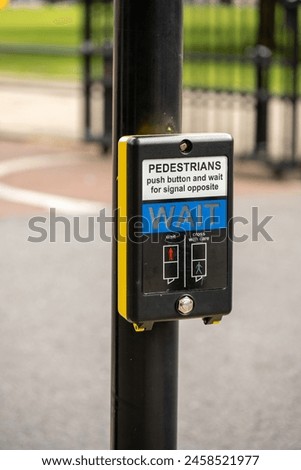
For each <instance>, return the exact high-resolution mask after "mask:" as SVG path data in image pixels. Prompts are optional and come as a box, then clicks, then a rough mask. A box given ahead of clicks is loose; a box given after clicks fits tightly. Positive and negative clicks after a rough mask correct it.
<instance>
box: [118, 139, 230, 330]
mask: <svg viewBox="0 0 301 470" xmlns="http://www.w3.org/2000/svg"><path fill="white" fill-rule="evenodd" d="M232 157H233V141H232V137H231V136H230V135H228V134H185V135H183V134H173V135H154V136H138V135H137V136H126V137H122V138H121V139H120V141H119V144H118V178H117V206H118V208H117V271H118V274H117V282H118V285H117V301H118V312H119V314H120V315H121V316H122V317H124V318H125V319H126V320H127V321H129V322H132V323H133V324H134V327H135V329H136V330H137V331H143V330H145V329H151V328H152V326H153V323H154V322H160V321H172V320H179V319H182V318H195V317H201V318H203V320H204V323H205V324H212V323H217V322H219V321H220V320H221V318H222V316H223V315H226V314H228V313H229V312H230V311H231V304H232V205H233V189H232V180H233V178H232V173H233V170H232V167H233V162H232Z"/></svg>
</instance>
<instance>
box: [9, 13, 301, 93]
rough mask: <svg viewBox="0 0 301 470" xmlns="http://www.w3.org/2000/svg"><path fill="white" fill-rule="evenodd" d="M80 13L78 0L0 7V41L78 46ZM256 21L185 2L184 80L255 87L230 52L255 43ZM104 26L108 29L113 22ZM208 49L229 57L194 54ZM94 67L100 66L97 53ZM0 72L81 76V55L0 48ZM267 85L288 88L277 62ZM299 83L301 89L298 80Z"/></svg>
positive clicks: (251, 71) (250, 71) (247, 67)
mask: <svg viewBox="0 0 301 470" xmlns="http://www.w3.org/2000/svg"><path fill="white" fill-rule="evenodd" d="M99 8H103V9H106V10H103V12H102V13H103V14H105V15H106V17H107V18H108V17H109V18H110V22H112V11H111V7H110V6H106V5H100V6H99ZM280 13H281V12H280V10H279V11H277V15H278V16H277V22H278V23H279V24H280V25H281V24H282V23H283V18H282V17H281V15H280ZM279 15H280V16H279ZM82 17H83V11H82V5H81V4H73V5H59V4H53V5H49V6H43V7H39V8H27V9H21V8H10V7H8V8H6V9H5V10H0V45H1V44H15V45H18V44H22V45H39V46H42V47H43V46H45V48H46V46H47V45H53V46H68V47H73V48H77V47H79V46H80V44H81V42H82V32H81V28H82V23H83V18H82ZM278 17H279V18H278ZM257 23H258V13H257V11H256V10H255V9H254V8H252V7H244V8H237V7H229V6H225V5H215V6H212V5H209V6H208V5H207V6H206V5H205V6H204V5H186V6H185V9H184V53H185V54H186V57H187V60H186V61H185V63H184V84H185V85H186V86H191V87H202V88H205V89H212V88H214V89H219V90H233V91H244V92H252V91H254V90H255V87H256V77H255V68H254V66H253V65H252V64H251V63H248V62H247V63H241V61H240V59H239V58H237V59H235V56H236V57H237V56H239V55H241V54H244V53H245V51H246V49H247V48H248V47H249V46H250V45H252V44H255V42H256V32H257ZM108 29H109V30H110V31H112V23H111V24H110V25H109V26H108ZM278 29H279V31H280V33H279V35H278V36H276V42H277V43H279V44H281V40H282V36H281V34H282V33H281V31H282V29H281V28H278ZM100 42H101V38H100ZM213 52H214V53H218V54H228V55H231V56H232V62H227V61H225V60H219V61H218V62H216V61H215V62H214V61H212V59H211V60H209V59H203V60H201V61H200V60H199V59H197V54H210V53H213ZM194 54H195V57H193V55H194ZM233 56H234V57H233ZM94 67H95V68H98V70H99V71H100V70H101V69H102V64H101V61H100V59H99V60H98V61H97V63H96V64H94ZM0 72H2V74H3V73H5V74H15V75H18V76H22V77H40V78H41V77H45V78H57V79H67V80H80V78H81V73H82V64H81V58H80V57H79V56H78V55H76V54H74V55H73V56H70V57H62V56H54V55H33V54H31V55H28V54H8V53H3V52H2V53H1V52H0ZM300 75H301V74H300ZM287 76H288V74H287ZM300 80H301V77H300ZM270 86H271V90H272V91H273V92H274V93H278V94H280V93H284V92H289V91H290V88H291V86H290V84H289V83H288V80H287V77H285V74H283V71H281V69H280V67H279V66H276V65H274V66H273V67H272V70H271V74H270ZM299 89H300V90H301V83H300V87H299Z"/></svg>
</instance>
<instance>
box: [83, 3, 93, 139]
mask: <svg viewBox="0 0 301 470" xmlns="http://www.w3.org/2000/svg"><path fill="white" fill-rule="evenodd" d="M91 15H92V0H84V24H83V30H84V44H83V45H82V54H83V75H84V77H83V78H84V80H83V81H84V83H83V88H84V133H85V139H86V140H89V137H90V133H91V50H90V49H91Z"/></svg>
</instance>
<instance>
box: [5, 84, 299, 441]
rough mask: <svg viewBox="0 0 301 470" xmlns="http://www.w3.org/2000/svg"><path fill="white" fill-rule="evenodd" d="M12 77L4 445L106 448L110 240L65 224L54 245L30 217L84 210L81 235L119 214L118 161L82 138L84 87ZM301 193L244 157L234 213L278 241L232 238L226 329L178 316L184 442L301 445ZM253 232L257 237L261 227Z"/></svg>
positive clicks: (292, 181) (295, 180) (8, 88)
mask: <svg viewBox="0 0 301 470" xmlns="http://www.w3.org/2000/svg"><path fill="white" fill-rule="evenodd" d="M5 80H6V82H5ZM5 80H4V79H2V80H0V100H1V103H2V105H3V107H2V113H1V116H0V244H1V256H0V299H1V302H0V371H1V381H0V449H68V448H69V449H105V448H108V447H109V402H110V324H111V322H110V279H111V275H110V270H111V246H110V244H109V243H106V242H103V241H101V240H100V237H99V232H98V227H97V226H96V224H95V225H94V227H93V228H94V241H92V242H87V243H79V242H77V241H76V240H75V238H74V237H71V240H70V242H69V241H68V242H66V241H65V237H64V235H65V233H64V229H65V226H64V224H63V223H60V224H58V226H57V232H56V237H57V238H56V243H52V242H50V241H49V239H47V240H46V241H45V242H43V243H33V242H30V241H29V240H28V238H29V236H34V235H36V234H34V233H32V230H31V229H30V227H29V220H30V218H31V217H32V216H41V217H45V218H46V220H44V219H43V220H44V221H41V223H42V226H43V228H45V229H47V230H48V229H49V209H50V208H51V207H52V208H56V209H57V211H58V213H61V214H64V215H65V216H66V217H68V220H69V222H70V226H71V227H72V228H73V227H74V220H75V219H74V216H76V217H78V221H79V227H80V234H81V235H82V237H84V236H85V235H86V234H87V233H88V232H89V226H88V218H87V216H91V215H92V216H95V215H97V214H98V211H99V210H100V209H102V208H104V207H105V208H106V209H107V211H110V202H111V181H112V176H111V172H112V169H111V164H112V162H111V158H110V157H109V156H103V155H101V152H100V149H99V148H98V146H97V145H86V144H83V143H82V142H81V141H80V135H81V131H80V121H79V120H78V116H79V113H78V104H79V105H80V100H81V98H80V88H79V86H77V85H73V86H69V85H68V84H65V85H63V84H62V85H61V87H57V86H54V87H53V86H52V85H51V84H49V85H47V86H46V85H45V89H43V90H42V93H41V88H40V89H38V88H35V87H32V86H30V84H28V83H27V85H26V84H25V83H24V84H23V85H24V86H23V89H22V90H23V91H20V92H19V93H17V92H16V83H12V82H11V81H9V82H8V81H7V79H5ZM26 86H27V88H26ZM41 86H42V85H41ZM26 90H27V91H26ZM41 96H42V97H43V99H41ZM12 103H13V106H12ZM62 103H64V111H63V112H62V113H59V114H58V113H57V111H56V110H57V109H58V107H59V108H60V109H62ZM76 103H77V104H76ZM10 107H11V108H10ZM9 109H10V110H9ZM45 110H47V112H45ZM39 115H40V116H43V119H40V120H39V119H38V120H37V119H36V116H39ZM300 197H301V182H300V178H299V176H298V175H297V176H293V175H288V177H287V178H286V179H284V180H282V181H273V180H271V175H270V173H269V171H268V170H267V169H265V168H264V167H262V166H257V165H255V164H248V165H244V166H243V165H239V164H236V178H235V214H236V215H239V216H244V217H246V218H247V219H248V220H249V219H250V217H251V213H252V207H256V206H257V207H258V208H259V218H260V220H262V219H263V218H264V217H265V216H266V215H273V219H272V221H271V222H270V223H269V224H268V229H269V233H270V234H271V236H272V238H273V240H274V241H273V242H267V241H266V240H264V239H263V238H262V237H260V238H259V240H258V241H256V242H255V241H254V242H252V241H251V240H250V239H249V240H248V241H247V242H245V243H241V244H238V243H237V244H235V247H234V307H233V312H232V313H231V315H230V316H229V317H228V318H226V319H224V320H223V321H222V323H221V325H220V326H218V327H214V326H211V327H205V326H203V324H202V322H201V321H198V320H193V321H188V322H184V321H183V322H181V328H180V332H181V334H180V370H179V373H180V374H179V447H180V448H183V449H184V448H186V449H300V448H301V404H300V400H299V390H300V388H301V365H300V364H301V348H300V334H299V331H300V329H301V316H300V303H301V294H300V272H299V271H300V270H299V260H300V259H301V244H300V240H299V239H300V235H299V234H300V231H301V219H300V216H299V215H300V207H299V206H300V203H299V201H300ZM92 220H94V221H95V218H94V219H93V218H92ZM43 224H44V225H43ZM243 230H247V234H248V235H250V234H251V226H250V224H248V225H247V226H243V225H239V226H238V227H237V234H238V235H241V234H242V231H243ZM108 234H110V227H108Z"/></svg>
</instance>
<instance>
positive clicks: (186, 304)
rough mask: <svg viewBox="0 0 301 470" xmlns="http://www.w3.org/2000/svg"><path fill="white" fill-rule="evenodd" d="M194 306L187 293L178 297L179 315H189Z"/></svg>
mask: <svg viewBox="0 0 301 470" xmlns="http://www.w3.org/2000/svg"><path fill="white" fill-rule="evenodd" d="M193 307H194V301H193V299H192V298H191V297H189V296H188V295H184V296H183V297H180V298H179V300H178V305H177V310H178V312H179V313H180V314H181V315H189V314H190V312H192V310H193Z"/></svg>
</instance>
